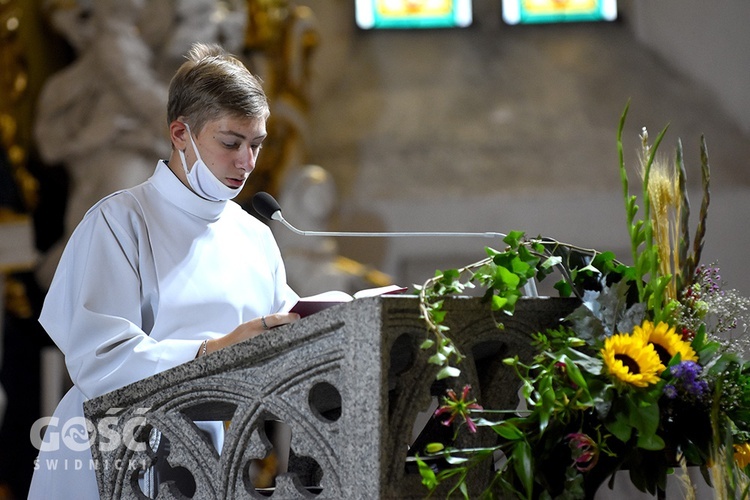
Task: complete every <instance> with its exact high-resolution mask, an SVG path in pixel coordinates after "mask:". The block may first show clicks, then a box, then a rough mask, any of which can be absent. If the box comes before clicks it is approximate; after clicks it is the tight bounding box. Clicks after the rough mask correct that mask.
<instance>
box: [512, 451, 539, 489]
mask: <svg viewBox="0 0 750 500" xmlns="http://www.w3.org/2000/svg"><path fill="white" fill-rule="evenodd" d="M511 457H512V459H513V470H514V471H515V473H516V475H517V476H518V479H519V480H520V481H521V484H522V485H523V489H524V490H525V491H526V498H529V499H530V498H532V493H533V490H534V471H533V465H534V462H533V459H532V457H531V446H530V445H529V443H528V442H526V441H520V442H519V443H518V444H517V445H516V446H514V447H513V453H512V454H511Z"/></svg>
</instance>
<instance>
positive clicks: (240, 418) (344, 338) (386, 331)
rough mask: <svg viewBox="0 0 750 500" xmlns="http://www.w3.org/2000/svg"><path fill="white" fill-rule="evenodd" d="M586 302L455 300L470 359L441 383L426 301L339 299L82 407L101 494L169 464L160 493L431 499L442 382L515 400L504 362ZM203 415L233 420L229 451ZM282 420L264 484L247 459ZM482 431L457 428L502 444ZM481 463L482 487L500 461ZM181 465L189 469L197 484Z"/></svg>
mask: <svg viewBox="0 0 750 500" xmlns="http://www.w3.org/2000/svg"><path fill="white" fill-rule="evenodd" d="M576 305H577V302H576V301H574V300H569V299H551V298H536V299H522V300H520V301H519V303H518V306H517V310H516V313H515V315H514V316H512V317H509V316H505V315H502V317H501V318H498V319H501V320H502V321H503V323H504V325H505V328H504V329H502V330H501V329H498V328H497V327H496V325H495V323H494V321H493V319H492V316H491V313H490V311H489V308H488V306H487V305H486V304H484V303H482V302H481V300H480V299H478V298H456V299H449V300H447V301H446V303H445V309H446V310H447V311H448V313H447V317H446V324H447V325H448V326H449V327H450V329H451V332H450V335H451V337H452V338H453V339H454V342H455V343H456V345H457V346H458V347H459V349H460V350H461V352H462V353H463V354H464V355H465V356H466V358H465V360H464V361H463V362H462V364H461V365H460V367H461V369H462V373H461V376H460V377H459V378H458V379H450V380H448V381H446V380H443V381H440V382H439V383H438V382H436V380H435V376H436V374H437V371H438V367H437V366H435V365H433V364H429V363H428V362H427V359H428V357H429V356H430V355H431V354H432V352H429V351H422V350H421V349H420V347H419V346H420V344H421V343H422V342H423V341H424V340H425V338H427V336H428V333H427V331H426V328H425V324H424V322H423V320H422V319H420V317H419V307H418V306H419V303H418V299H417V298H416V297H411V296H383V297H375V298H367V299H359V300H355V301H353V302H349V303H345V304H341V305H337V306H334V307H332V308H329V309H327V310H325V311H322V312H320V313H318V314H314V315H312V316H309V317H307V318H304V319H302V320H300V321H299V322H297V323H295V324H292V325H286V326H283V327H279V328H276V329H274V330H272V331H270V332H267V333H265V334H263V335H261V336H259V337H256V338H253V339H250V340H248V341H246V342H244V343H242V344H238V345H235V346H233V347H231V348H227V349H224V350H222V351H219V352H216V353H212V354H210V355H208V356H206V357H201V358H198V359H196V360H195V361H191V362H189V363H186V364H184V365H181V366H178V367H176V368H173V369H171V370H169V371H166V372H163V373H160V374H157V375H155V376H153V377H150V378H148V379H145V380H142V381H139V382H136V383H134V384H132V385H129V386H127V387H123V388H122V389H119V390H117V391H114V392H111V393H108V394H105V395H103V396H101V397H99V398H96V399H93V400H91V401H88V402H87V403H86V404H85V412H86V415H87V418H88V419H89V420H90V421H91V422H92V423H93V425H94V426H95V431H96V432H94V434H95V435H96V438H95V441H94V443H93V446H92V452H93V455H94V461H95V463H96V464H97V475H98V477H97V479H98V481H99V489H100V493H101V497H102V498H104V499H110V498H128V499H131V498H132V499H136V498H145V496H144V495H143V493H142V488H143V482H144V479H143V474H144V473H143V471H144V470H146V469H151V470H152V469H153V468H157V467H161V468H162V469H165V468H166V469H167V470H168V471H171V472H170V473H167V474H164V475H163V476H162V480H163V482H162V483H161V484H160V486H159V488H158V497H157V498H160V499H161V498H166V499H179V498H189V497H192V498H199V499H243V498H248V499H253V498H268V497H271V498H281V499H291V498H318V499H321V500H322V499H336V500H341V499H367V500H370V499H379V498H423V497H424V496H425V495H426V493H427V490H426V489H425V488H424V487H423V486H422V485H421V477H420V475H419V473H418V471H417V468H416V466H415V464H414V463H413V461H410V460H409V456H410V455H413V453H414V451H417V452H421V449H418V448H420V447H422V446H423V445H424V443H426V442H429V441H432V440H439V438H440V429H447V428H446V427H444V426H442V425H435V422H434V421H432V422H430V420H429V419H424V418H421V419H420V418H419V417H420V415H425V414H428V413H426V412H427V411H431V409H434V406H435V401H436V400H437V398H438V397H440V396H442V395H443V394H444V390H445V388H446V387H453V388H455V389H456V392H459V391H460V389H461V388H462V387H463V385H464V384H467V383H468V384H471V385H472V388H473V389H472V396H473V397H476V398H478V399H479V401H480V402H481V403H482V404H483V405H485V407H488V408H515V407H516V405H517V403H518V399H517V389H518V386H519V384H518V382H517V379H516V378H515V375H514V374H513V372H512V371H511V370H510V369H508V368H507V367H506V366H505V365H503V363H502V359H503V358H505V357H507V356H512V355H514V354H518V355H519V356H520V357H521V358H522V359H524V358H526V359H528V358H530V356H531V347H530V345H529V335H530V334H532V333H534V332H537V331H543V330H544V329H545V328H547V327H554V326H555V325H556V324H557V323H558V321H559V319H560V318H562V317H564V316H566V315H567V314H568V313H570V312H571V311H572V310H573V309H574V308H575V307H576ZM431 404H432V407H431V406H430V405H431ZM425 420H426V422H427V423H426V425H425V424H424V422H425ZM200 421H222V422H223V425H224V427H225V429H226V431H225V436H224V441H223V445H221V446H220V450H221V452H220V453H219V452H217V451H216V449H217V447H216V445H215V444H212V441H211V439H209V437H207V434H205V433H204V432H202V431H201V430H200V428H199V427H200V424H196V423H195V422H200ZM278 421H282V422H284V423H285V424H286V428H288V429H291V445H290V446H289V447H287V448H288V450H287V451H288V454H289V457H288V469H287V470H288V472H287V473H285V474H281V475H279V476H277V477H276V479H275V482H274V484H273V485H272V486H273V487H271V488H258V487H256V485H255V484H256V483H254V482H253V480H251V469H252V467H253V466H254V465H257V464H258V463H259V460H260V459H264V458H266V456H267V455H268V454H269V453H270V451H271V450H272V445H271V442H272V439H271V438H270V437H269V435H268V432H267V429H268V425H267V424H268V423H269V422H278ZM415 422H422V423H420V424H419V425H415ZM422 428H423V430H422V432H421V433H420V429H422ZM156 431H158V432H156ZM433 431H435V432H434V435H430V433H432V432H433ZM448 431H450V429H448ZM450 434H451V435H452V432H450ZM482 434H483V433H481V432H480V433H477V434H474V435H468V433H461V436H465V435H468V436H467V437H462V438H460V439H464V440H465V441H464V442H462V443H458V444H459V445H472V446H473V445H489V444H492V442H489V443H488V442H487V439H490V440H492V439H494V438H493V437H492V436H490V435H488V434H484V435H483V436H482ZM489 434H492V433H489ZM155 435H160V436H161V437H162V438H165V439H166V440H167V441H168V444H169V454H168V456H167V458H166V460H165V459H163V458H159V459H156V458H154V457H155V454H154V448H155V445H154V436H155ZM289 448H290V449H289ZM415 449H416V450H415ZM159 461H161V462H162V463H161V464H158V463H156V462H159ZM164 462H166V463H164ZM152 465H153V466H154V467H151V466H152ZM474 473H475V474H477V475H478V476H477V477H476V479H477V480H476V481H474V483H475V484H477V485H481V484H486V482H485V481H484V480H486V479H487V475H488V474H490V473H491V471H490V470H486V471H484V470H481V471H480V470H477V471H474ZM171 475H174V476H175V477H176V476H177V475H179V476H181V477H183V479H184V478H185V477H187V478H188V481H187V482H188V483H189V487H188V490H189V491H185V490H184V489H180V488H178V487H177V486H176V483H177V482H176V481H171V480H169V479H168V478H169V477H171ZM482 476H484V477H482ZM139 477H141V479H140V480H139ZM165 478H166V479H165ZM183 482H184V481H183ZM469 484H470V485H471V484H472V481H471V480H470V481H469ZM473 493H476V492H473Z"/></svg>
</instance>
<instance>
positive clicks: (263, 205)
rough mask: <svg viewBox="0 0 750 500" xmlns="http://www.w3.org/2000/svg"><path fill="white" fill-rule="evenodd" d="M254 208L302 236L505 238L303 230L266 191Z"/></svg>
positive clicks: (474, 234)
mask: <svg viewBox="0 0 750 500" xmlns="http://www.w3.org/2000/svg"><path fill="white" fill-rule="evenodd" d="M252 205H253V209H255V211H256V212H258V213H259V214H260V215H261V216H263V217H265V218H266V219H268V220H277V221H279V222H281V223H282V224H284V225H285V226H286V227H287V228H288V229H289V230H290V231H292V232H294V233H297V234H300V235H302V236H340V237H366V238H393V237H414V236H425V237H433V238H434V237H437V238H442V237H446V236H451V237H459V238H505V237H506V236H507V235H506V234H503V233H495V232H487V233H477V232H440V231H382V232H360V231H303V230H301V229H297V228H296V227H294V226H292V225H291V224H290V223H289V222H288V221H287V220H286V219H284V216H283V215H281V206H280V205H279V202H277V201H276V199H275V198H274V197H273V196H271V195H270V194H268V193H266V192H263V191H261V192H259V193H257V194H256V195H255V196H253V201H252Z"/></svg>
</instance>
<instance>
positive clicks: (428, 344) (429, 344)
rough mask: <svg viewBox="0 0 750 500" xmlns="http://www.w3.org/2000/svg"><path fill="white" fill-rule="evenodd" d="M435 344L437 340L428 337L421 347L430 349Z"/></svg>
mask: <svg viewBox="0 0 750 500" xmlns="http://www.w3.org/2000/svg"><path fill="white" fill-rule="evenodd" d="M434 345H435V341H434V340H432V339H427V340H425V341H424V342H422V344H421V345H420V346H419V348H420V349H429V348H430V347H432V346H434Z"/></svg>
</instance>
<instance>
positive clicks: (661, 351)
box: [651, 344, 672, 366]
mask: <svg viewBox="0 0 750 500" xmlns="http://www.w3.org/2000/svg"><path fill="white" fill-rule="evenodd" d="M651 345H652V346H654V350H655V351H656V354H658V355H659V361H661V364H663V365H664V366H667V365H668V364H669V361H670V360H671V359H672V356H670V355H669V351H667V349H666V347H664V346H663V345H659V344H651Z"/></svg>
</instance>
